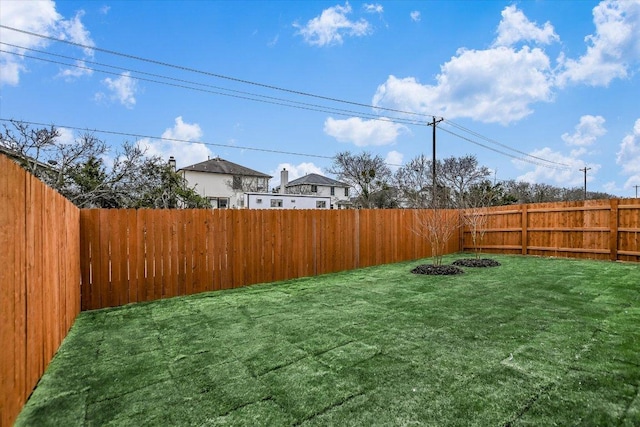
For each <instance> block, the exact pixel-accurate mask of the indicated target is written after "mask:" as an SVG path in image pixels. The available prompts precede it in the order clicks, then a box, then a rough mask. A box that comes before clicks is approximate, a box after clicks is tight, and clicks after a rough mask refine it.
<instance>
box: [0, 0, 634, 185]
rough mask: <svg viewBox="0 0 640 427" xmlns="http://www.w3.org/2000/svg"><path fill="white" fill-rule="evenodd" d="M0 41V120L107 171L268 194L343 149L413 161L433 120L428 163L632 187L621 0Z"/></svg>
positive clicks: (73, 16) (177, 9) (199, 6)
mask: <svg viewBox="0 0 640 427" xmlns="http://www.w3.org/2000/svg"><path fill="white" fill-rule="evenodd" d="M0 23H1V25H3V26H6V27H11V28H13V29H7V28H0V43H1V44H0V49H1V50H2V52H0V90H1V93H0V118H2V119H16V120H23V121H27V122H34V123H46V124H54V125H56V126H59V127H61V128H64V129H62V135H63V137H64V138H73V137H74V136H77V135H79V134H80V133H82V131H79V130H74V129H73V128H78V129H91V130H96V135H97V136H98V137H100V138H102V139H104V140H106V141H107V142H108V143H109V145H110V146H111V147H112V151H111V153H112V154H111V155H115V153H116V151H117V149H118V147H120V146H121V145H122V144H123V143H124V142H125V141H130V142H134V141H138V142H139V143H140V144H142V145H144V146H145V147H146V148H147V150H148V153H150V154H158V155H161V156H162V157H164V158H167V159H168V157H169V156H170V155H173V156H175V157H176V159H177V162H178V166H186V165H189V164H193V163H197V162H200V161H203V160H206V159H207V156H211V157H213V156H220V157H222V158H225V159H227V160H230V161H232V162H236V163H239V164H242V165H244V166H247V167H250V168H253V169H256V170H259V171H261V172H264V173H269V174H270V175H273V177H274V178H273V179H272V180H271V185H277V184H278V182H279V171H280V170H281V169H282V168H283V167H286V168H287V169H288V170H289V171H290V175H289V177H290V179H295V178H296V177H298V176H301V175H304V174H305V173H309V172H316V173H323V174H326V173H325V172H324V170H325V168H326V167H328V166H329V165H330V164H331V157H332V156H334V155H335V154H336V153H338V152H340V151H345V150H349V151H351V152H354V153H359V152H361V151H369V152H371V153H373V154H378V155H380V156H382V157H383V158H385V159H387V162H388V163H389V164H390V165H392V168H395V167H397V165H402V164H404V163H406V162H408V161H410V160H411V159H412V158H414V157H416V156H418V155H420V154H423V153H424V154H426V155H428V156H431V135H432V130H431V127H429V126H426V125H425V124H426V123H427V122H430V121H431V120H432V116H436V117H438V118H440V117H442V118H444V119H445V120H444V121H443V122H441V123H439V124H438V126H437V129H438V130H437V157H438V158H440V159H441V158H444V157H449V156H463V155H467V154H473V155H475V156H476V157H477V158H478V160H479V162H480V164H481V165H484V166H487V167H489V168H490V169H491V170H492V171H493V178H494V179H497V180H507V179H517V180H524V181H529V182H539V183H548V184H552V185H556V186H562V187H573V186H582V184H583V179H584V173H583V172H582V171H580V169H581V168H584V167H585V166H586V167H587V168H590V169H589V170H588V172H587V180H588V184H587V185H588V189H589V190H593V191H606V192H609V193H613V194H616V195H618V196H623V197H632V196H634V195H635V191H636V187H635V186H636V185H640V0H624V1H619V2H616V1H602V2H598V1H544V0H539V1H520V2H510V1H428V2H425V1H416V2H412V1H388V2H372V3H367V2H355V1H350V2H336V1H329V2H325V1H268V2H267V1H191V2H189V1H180V2H178V1H176V2H172V1H157V2H154V1H135V2H129V1H110V0H105V1H64V2H53V1H12V0H8V1H7V0H0ZM15 29H18V30H22V31H26V32H29V33H34V34H39V35H42V36H47V37H50V38H43V37H38V36H34V35H31V34H27V33H25V32H20V31H15ZM58 40H66V41H68V42H71V43H62V42H60V41H58ZM91 48H95V49H91ZM54 55H57V56H54ZM36 58H39V59H36ZM54 61H55V62H54ZM310 95H314V96H310ZM339 101H346V102H339ZM102 131H108V132H112V133H102ZM162 138H164V139H162ZM107 160H108V159H107Z"/></svg>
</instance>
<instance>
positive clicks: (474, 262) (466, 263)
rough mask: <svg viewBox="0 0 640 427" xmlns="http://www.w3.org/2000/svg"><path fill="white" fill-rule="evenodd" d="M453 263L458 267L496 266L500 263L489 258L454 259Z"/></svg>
mask: <svg viewBox="0 0 640 427" xmlns="http://www.w3.org/2000/svg"><path fill="white" fill-rule="evenodd" d="M453 265H457V266H460V267H497V266H499V265H500V263H499V262H498V261H496V260H493V259H489V258H480V259H475V258H465V259H459V260H457V261H454V262H453Z"/></svg>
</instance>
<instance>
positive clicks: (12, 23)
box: [0, 0, 94, 86]
mask: <svg viewBox="0 0 640 427" xmlns="http://www.w3.org/2000/svg"><path fill="white" fill-rule="evenodd" d="M83 15H84V12H83V11H80V12H78V13H77V14H76V15H75V16H74V17H73V18H71V19H69V20H65V19H64V17H63V16H62V15H60V14H59V13H58V12H57V11H56V5H55V3H54V2H53V1H50V0H44V1H38V2H35V1H3V2H2V7H0V22H2V23H3V24H4V25H7V26H9V27H14V28H20V29H24V30H26V31H30V32H33V33H37V34H42V35H45V36H52V37H58V38H62V39H65V40H70V41H73V42H75V43H81V44H84V45H87V46H94V42H93V40H92V39H91V36H90V33H89V31H88V30H87V29H86V28H85V27H84V25H83V23H82V21H81V19H82V17H83ZM0 39H1V40H2V41H3V42H5V43H10V44H15V45H19V46H24V47H26V48H44V47H46V46H47V45H48V44H49V42H48V41H47V40H46V39H43V38H38V37H34V36H30V35H28V34H24V33H19V32H16V31H11V30H7V29H0ZM3 49H5V50H8V51H10V52H13V53H17V54H19V55H21V54H23V53H24V49H18V48H13V47H10V46H6V45H5V46H3ZM13 53H1V54H0V85H4V84H8V85H13V86H15V85H17V84H19V82H20V73H22V72H24V71H26V70H27V67H26V65H25V60H24V59H23V58H21V57H20V56H16V55H15V54H13ZM84 54H85V57H92V56H93V52H92V51H91V50H90V49H84ZM63 74H64V71H63ZM84 74H89V71H88V70H84V71H82V70H74V72H73V73H68V74H67V75H66V77H73V76H79V75H84Z"/></svg>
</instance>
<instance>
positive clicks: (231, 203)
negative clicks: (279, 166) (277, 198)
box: [178, 157, 271, 209]
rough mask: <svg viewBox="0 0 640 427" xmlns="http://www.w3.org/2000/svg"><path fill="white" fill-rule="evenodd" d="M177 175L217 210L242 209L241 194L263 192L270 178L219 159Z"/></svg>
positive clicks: (187, 167)
mask: <svg viewBox="0 0 640 427" xmlns="http://www.w3.org/2000/svg"><path fill="white" fill-rule="evenodd" d="M178 173H179V174H180V175H182V177H183V178H184V179H185V180H186V181H187V182H188V183H189V186H192V187H195V190H196V191H197V192H198V194H200V195H201V196H203V197H206V198H207V199H209V201H210V202H211V206H212V207H213V208H218V209H225V208H242V207H244V204H245V197H244V195H245V193H249V192H267V191H268V190H269V179H271V175H267V174H265V173H262V172H258V171H255V170H253V169H249V168H247V167H245V166H241V165H238V164H236V163H233V162H230V161H228V160H224V159H221V158H220V157H215V158H213V159H209V160H207V161H204V162H200V163H196V164H195V165H191V166H186V167H184V168H181V169H179V170H178Z"/></svg>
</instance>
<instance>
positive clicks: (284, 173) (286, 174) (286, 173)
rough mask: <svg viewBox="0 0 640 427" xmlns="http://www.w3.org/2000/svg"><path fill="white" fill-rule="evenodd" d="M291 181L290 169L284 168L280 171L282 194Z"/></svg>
mask: <svg viewBox="0 0 640 427" xmlns="http://www.w3.org/2000/svg"><path fill="white" fill-rule="evenodd" d="M288 183H289V171H287V169H286V168H282V170H281V171H280V194H285V193H286V192H287V184H288Z"/></svg>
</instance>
